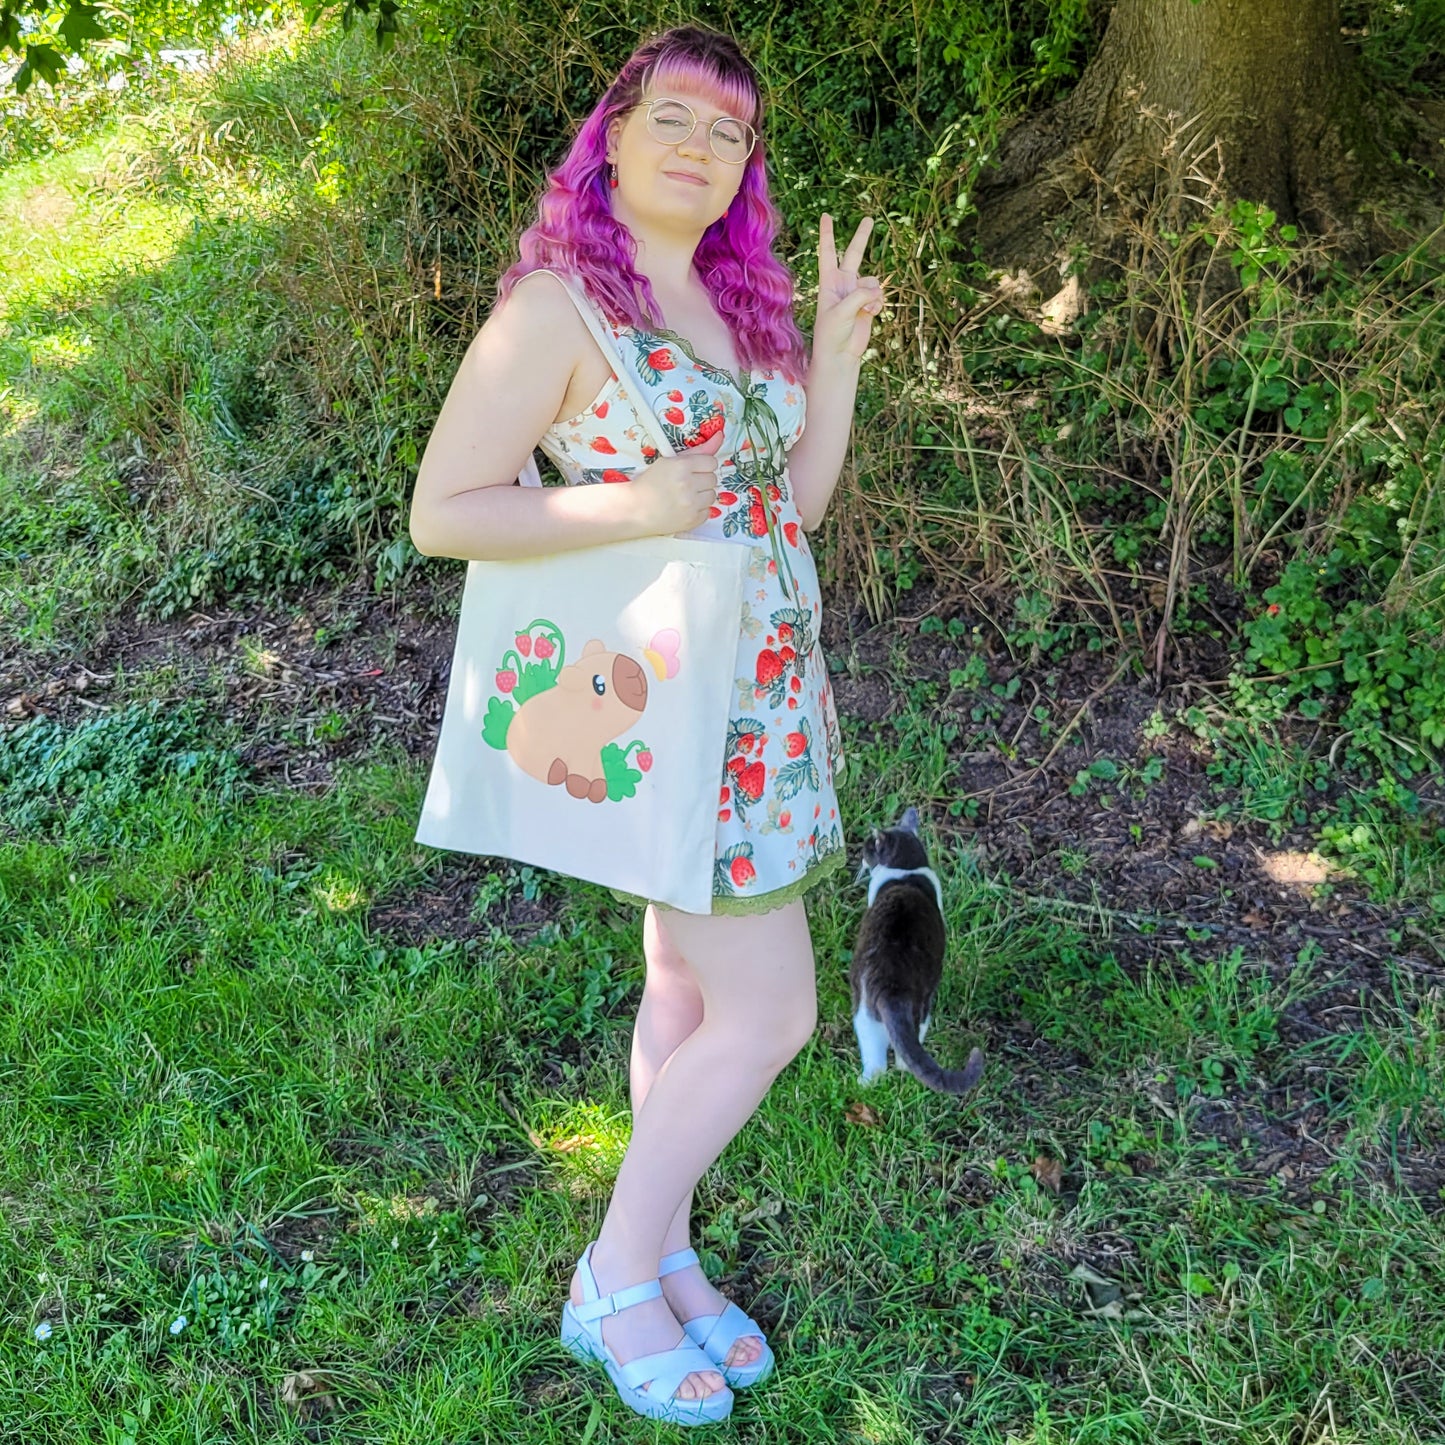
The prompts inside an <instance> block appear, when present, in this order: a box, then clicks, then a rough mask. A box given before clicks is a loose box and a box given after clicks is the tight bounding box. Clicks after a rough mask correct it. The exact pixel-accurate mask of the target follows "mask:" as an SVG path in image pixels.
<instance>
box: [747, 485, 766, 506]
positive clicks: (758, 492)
mask: <svg viewBox="0 0 1445 1445" xmlns="http://www.w3.org/2000/svg"><path fill="white" fill-rule="evenodd" d="M748 496H750V497H751V498H752V499H753V505H754V506H755V507H760V506H762V504H763V489H762V488H761V487H749V488H748Z"/></svg>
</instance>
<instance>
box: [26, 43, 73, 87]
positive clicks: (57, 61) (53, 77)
mask: <svg viewBox="0 0 1445 1445" xmlns="http://www.w3.org/2000/svg"><path fill="white" fill-rule="evenodd" d="M64 69H65V57H64V56H62V55H61V53H60V52H59V51H58V50H57V49H56V48H55V47H54V46H53V45H27V46H26V47H25V63H24V64H23V65H22V66H21V67H20V69H19V70H17V71H16V72H15V93H16V94H17V95H24V94H25V92H26V91H27V90H28V89H29V88H30V82H31V81H32V80H33V79H34V78H35V77H36V76H37V75H38V76H39V77H40V78H41V80H43V81H45V83H46V84H47V85H54V84H55V83H56V82H57V81H58V80H59V79H60V72H61V71H62V70H64Z"/></svg>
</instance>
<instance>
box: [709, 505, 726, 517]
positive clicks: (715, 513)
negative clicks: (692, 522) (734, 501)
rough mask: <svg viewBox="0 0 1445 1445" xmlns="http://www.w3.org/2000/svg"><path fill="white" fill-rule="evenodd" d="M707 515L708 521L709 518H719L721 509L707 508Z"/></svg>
mask: <svg viewBox="0 0 1445 1445" xmlns="http://www.w3.org/2000/svg"><path fill="white" fill-rule="evenodd" d="M707 515H708V518H709V519H711V518H713V517H721V516H722V508H721V507H709V508H708V509H707Z"/></svg>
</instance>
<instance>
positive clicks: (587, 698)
mask: <svg viewBox="0 0 1445 1445" xmlns="http://www.w3.org/2000/svg"><path fill="white" fill-rule="evenodd" d="M679 641H680V639H679V636H678V633H677V631H676V630H675V629H674V628H664V629H663V630H662V631H661V632H659V633H658V634H657V635H656V636H655V637H654V638H653V639H652V642H651V644H650V645H649V646H647V647H645V648H643V650H642V651H643V656H644V657H645V658H646V660H647V663H648V666H649V667H650V668H651V670H652V671H653V673H654V674H655V675H656V676H657V678H658V679H659V680H660V681H665V680H666V679H667V678H670V677H675V676H676V675H677V671H678V644H679ZM496 684H497V690H498V691H499V692H501V693H504V694H506V696H504V697H494V698H492V699H491V701H490V702H489V703H488V704H487V714H486V717H485V718H484V719H483V722H482V738H483V740H484V741H485V742H486V743H487V744H488V745H489V746H491V747H494V748H498V749H505V750H506V752H507V754H508V756H510V757H511V759H512V761H513V762H514V763H516V765H517V766H518V767H519V768H521V770H522V771H523V772H524V773H526V774H527V775H528V776H529V777H533V778H536V779H537V780H538V781H539V782H542V783H547V784H550V785H551V786H554V787H556V786H565V787H566V789H567V791H568V792H569V793H570V794H571V795H572V796H573V797H574V798H586V799H588V800H589V801H590V802H593V803H601V802H603V801H604V800H606V799H609V798H610V799H611V800H612V801H613V802H620V801H621V800H623V799H624V798H630V797H632V796H633V795H634V794H635V793H636V792H637V785H638V783H639V782H641V780H642V774H643V773H645V772H647V771H648V770H649V769H650V768H651V767H652V753H651V751H650V750H649V749H648V746H647V744H646V743H645V742H643V741H642V740H641V739H640V738H639V739H634V740H633V741H632V742H630V743H628V744H627V745H626V746H625V747H620V746H618V744H617V743H616V742H615V741H614V739H616V738H619V737H621V736H622V735H623V734H624V733H627V732H631V731H632V730H633V729H634V728H636V727H637V725H638V724H639V722H640V721H641V718H642V714H643V712H644V711H645V710H646V708H647V697H648V681H647V671H646V669H644V667H643V666H642V664H641V663H639V662H638V661H637V660H636V658H633V657H629V656H628V655H627V654H626V653H625V652H610V651H608V649H607V646H606V644H605V643H603V642H602V641H601V639H600V638H595V637H594V638H592V639H591V640H590V641H589V642H588V643H587V644H586V645H585V646H584V647H583V649H582V655H581V657H580V658H579V659H578V660H577V661H576V662H573V663H568V662H567V660H566V640H565V639H564V638H563V636H562V633H561V631H560V630H559V629H558V628H557V627H556V626H555V625H554V624H553V623H551V622H548V621H546V620H545V619H539V620H538V621H536V622H533V623H531V624H530V625H529V626H528V627H526V628H525V629H523V630H522V631H520V632H518V633H517V639H516V646H515V649H513V648H508V650H507V652H506V655H505V656H504V657H503V658H502V666H501V667H500V668H499V669H498V671H497V676H496ZM634 762H635V763H636V767H633V766H632V764H633V763H634Z"/></svg>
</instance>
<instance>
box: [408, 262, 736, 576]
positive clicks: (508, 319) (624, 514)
mask: <svg viewBox="0 0 1445 1445" xmlns="http://www.w3.org/2000/svg"><path fill="white" fill-rule="evenodd" d="M596 353H597V344H596V342H595V341H593V339H592V336H591V334H590V333H589V332H588V330H587V328H586V326H585V325H584V324H583V322H582V318H581V317H580V316H579V315H578V314H577V309H576V307H575V306H574V305H573V304H572V301H571V298H570V297H568V295H567V293H566V292H565V291H564V290H563V289H562V287H561V286H559V285H557V284H556V283H555V282H554V281H551V280H539V281H531V282H523V283H522V284H519V285H518V287H517V288H516V290H514V291H513V292H512V294H511V295H510V296H509V297H508V298H507V299H506V301H504V302H503V303H502V304H501V305H499V306H498V307H497V308H496V310H495V311H493V312H492V314H491V315H490V316H489V317H488V318H487V321H486V324H485V325H484V326H483V327H482V329H481V330H480V331H478V332H477V334H476V336H475V337H474V338H473V339H472V344H471V345H470V346H469V347H468V348H467V353H466V355H465V356H464V357H463V358H462V363H461V365H460V366H459V367H458V368H457V374H456V376H455V377H454V378H453V379H452V384H451V387H450V389H449V390H448V392H447V396H446V400H445V402H443V404H442V409H441V412H440V414H439V415H438V416H437V420H436V425H435V426H434V427H433V428H432V433H431V436H430V438H429V439H428V441H427V445H426V451H425V452H424V453H423V455H422V459H421V466H420V467H419V468H418V470H417V478H416V489H415V491H414V493H413V495H412V504H411V517H410V523H409V526H410V532H411V540H412V543H413V545H414V546H415V547H416V549H417V551H418V552H421V553H423V554H425V555H426V556H430V557H457V558H461V559H463V560H476V561H498V560H507V559H511V558H518V557H536V556H542V555H545V554H548V553H552V552H569V551H574V550H576V549H577V548H579V547H595V546H600V545H601V544H603V543H605V542H624V541H631V540H633V539H635V538H638V537H649V536H660V535H666V534H669V533H673V532H682V531H686V530H688V529H689V528H691V527H694V526H697V525H698V524H699V523H700V522H701V521H702V520H703V519H704V518H705V517H706V516H707V514H708V507H709V506H710V505H711V503H712V500H713V492H714V491H715V489H716V462H715V460H714V459H713V458H712V456H710V455H699V453H700V452H701V451H702V448H697V449H695V450H694V451H690V452H688V453H686V454H685V455H683V456H679V457H669V458H662V459H659V460H658V461H657V462H654V463H653V465H652V466H650V467H648V468H646V470H645V471H644V472H641V473H639V474H638V475H637V476H636V477H635V478H634V480H633V481H631V482H629V483H626V484H623V485H614V486H601V485H599V486H593V487H545V488H543V487H516V486H512V485H511V483H513V482H514V481H515V480H516V478H517V474H518V473H519V472H520V471H521V470H522V468H523V467H524V466H525V465H526V463H527V459H528V457H530V456H531V454H532V449H533V448H534V447H535V446H536V445H537V442H538V440H539V439H540V438H541V436H542V434H543V433H544V432H545V431H546V430H547V428H548V427H549V426H551V425H552V423H553V422H554V421H555V420H557V418H558V416H559V415H560V414H561V411H562V406H563V403H564V400H565V399H566V397H567V394H568V391H569V388H570V385H571V383H572V380H573V377H574V374H575V373H576V372H577V370H578V368H579V367H580V366H582V365H583V364H584V362H586V361H588V360H590V358H591V357H592V356H593V355H595V354H596ZM709 450H710V451H712V450H716V448H710V449H709ZM704 498H705V499H704Z"/></svg>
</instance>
